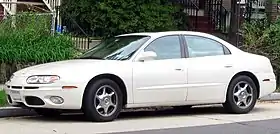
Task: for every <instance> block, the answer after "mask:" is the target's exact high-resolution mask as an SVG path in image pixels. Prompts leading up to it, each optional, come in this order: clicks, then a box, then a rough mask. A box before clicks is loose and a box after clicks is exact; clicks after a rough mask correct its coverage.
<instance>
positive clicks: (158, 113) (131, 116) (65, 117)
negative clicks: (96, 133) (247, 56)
mask: <svg viewBox="0 0 280 134" xmlns="http://www.w3.org/2000/svg"><path fill="white" fill-rule="evenodd" d="M266 110H268V109H264V108H258V107H256V108H254V109H253V110H252V111H251V113H258V112H263V111H266ZM212 114H216V115H217V114H220V115H222V114H229V113H227V112H226V111H225V110H224V108H223V107H221V106H209V107H193V108H191V109H188V110H178V109H173V108H164V109H158V110H154V109H150V110H138V111H129V112H122V113H121V114H120V115H119V117H118V118H117V119H116V121H124V120H137V119H149V118H162V117H164V118H168V117H180V116H198V115H212ZM18 119H19V120H29V121H32V120H34V121H36V120H37V121H44V122H87V119H86V117H85V116H84V114H82V113H66V114H62V115H61V116H58V117H52V118H50V117H42V116H29V117H20V118H18Z"/></svg>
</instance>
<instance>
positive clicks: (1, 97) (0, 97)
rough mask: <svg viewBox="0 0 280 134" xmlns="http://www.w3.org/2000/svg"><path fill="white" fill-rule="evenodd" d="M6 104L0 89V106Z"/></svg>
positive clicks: (4, 95) (4, 96)
mask: <svg viewBox="0 0 280 134" xmlns="http://www.w3.org/2000/svg"><path fill="white" fill-rule="evenodd" d="M6 104H7V99H6V94H5V92H4V91H3V90H2V91H0V107H1V106H5V105H6Z"/></svg>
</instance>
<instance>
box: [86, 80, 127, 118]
mask: <svg viewBox="0 0 280 134" xmlns="http://www.w3.org/2000/svg"><path fill="white" fill-rule="evenodd" d="M122 104H123V96H122V92H121V90H120V88H119V86H118V84H116V83H115V82H114V81H112V80H110V79H101V80H97V81H96V82H94V83H92V84H91V85H90V86H89V88H88V89H87V90H86V92H85V94H84V100H83V112H84V114H85V115H86V117H87V119H89V120H90V121H98V122H107V121H112V120H114V119H116V118H117V116H118V115H119V113H120V112H121V109H122Z"/></svg>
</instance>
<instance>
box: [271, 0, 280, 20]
mask: <svg viewBox="0 0 280 134" xmlns="http://www.w3.org/2000/svg"><path fill="white" fill-rule="evenodd" d="M271 15H272V20H276V19H277V16H279V13H278V7H277V3H273V5H272V14H271Z"/></svg>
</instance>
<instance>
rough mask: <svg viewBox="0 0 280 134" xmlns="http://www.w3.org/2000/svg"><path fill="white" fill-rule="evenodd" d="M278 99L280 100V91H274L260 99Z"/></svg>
mask: <svg viewBox="0 0 280 134" xmlns="http://www.w3.org/2000/svg"><path fill="white" fill-rule="evenodd" d="M276 100H280V93H272V94H270V95H267V96H265V97H262V98H261V99H260V101H276Z"/></svg>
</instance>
